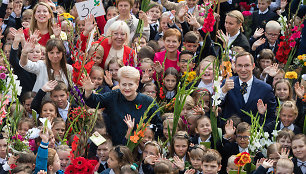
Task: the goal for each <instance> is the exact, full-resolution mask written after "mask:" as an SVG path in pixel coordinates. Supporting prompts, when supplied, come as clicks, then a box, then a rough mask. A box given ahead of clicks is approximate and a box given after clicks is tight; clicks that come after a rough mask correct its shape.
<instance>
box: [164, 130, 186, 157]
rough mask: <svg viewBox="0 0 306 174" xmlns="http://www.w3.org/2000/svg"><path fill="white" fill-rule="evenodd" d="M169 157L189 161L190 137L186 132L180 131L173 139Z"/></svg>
mask: <svg viewBox="0 0 306 174" xmlns="http://www.w3.org/2000/svg"><path fill="white" fill-rule="evenodd" d="M172 141H173V142H172V143H171V147H170V151H169V153H170V154H169V155H170V157H174V156H177V157H178V158H179V159H183V160H184V161H186V160H188V158H189V157H188V153H187V151H188V148H189V146H190V137H189V135H188V133H187V132H186V131H178V132H177V133H176V134H175V135H174V137H173V139H172Z"/></svg>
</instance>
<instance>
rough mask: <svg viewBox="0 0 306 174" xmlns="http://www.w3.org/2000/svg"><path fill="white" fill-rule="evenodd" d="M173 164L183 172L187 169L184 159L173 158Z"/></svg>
mask: <svg viewBox="0 0 306 174" xmlns="http://www.w3.org/2000/svg"><path fill="white" fill-rule="evenodd" d="M173 160H174V161H173V164H174V165H176V167H177V168H178V169H179V170H180V171H183V170H184V169H185V162H184V160H183V159H180V158H179V157H178V156H174V157H173Z"/></svg>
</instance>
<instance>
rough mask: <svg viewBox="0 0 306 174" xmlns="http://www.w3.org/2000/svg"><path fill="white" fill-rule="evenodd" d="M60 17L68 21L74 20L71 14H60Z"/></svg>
mask: <svg viewBox="0 0 306 174" xmlns="http://www.w3.org/2000/svg"><path fill="white" fill-rule="evenodd" d="M60 16H63V17H64V18H66V19H69V18H72V19H74V17H73V16H72V15H71V14H70V13H62V14H60Z"/></svg>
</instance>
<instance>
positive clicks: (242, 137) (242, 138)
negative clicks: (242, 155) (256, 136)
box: [236, 131, 251, 149]
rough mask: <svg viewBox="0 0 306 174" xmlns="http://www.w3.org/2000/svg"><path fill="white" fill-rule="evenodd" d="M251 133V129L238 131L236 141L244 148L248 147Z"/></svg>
mask: <svg viewBox="0 0 306 174" xmlns="http://www.w3.org/2000/svg"><path fill="white" fill-rule="evenodd" d="M250 135H251V133H250V132H249V131H246V132H243V133H237V135H236V142H237V144H238V145H239V146H240V147H242V148H244V149H245V148H247V147H248V146H249V137H250Z"/></svg>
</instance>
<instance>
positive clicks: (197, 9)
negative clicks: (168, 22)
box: [161, 0, 204, 25]
mask: <svg viewBox="0 0 306 174" xmlns="http://www.w3.org/2000/svg"><path fill="white" fill-rule="evenodd" d="M161 4H162V5H163V6H164V7H165V8H166V9H167V10H169V11H170V10H175V11H176V12H175V16H177V15H178V13H179V11H180V9H181V8H182V7H183V6H184V5H186V4H187V3H186V1H181V2H179V3H175V2H170V1H168V0H161ZM203 12H204V9H203V8H202V7H201V6H199V5H196V6H195V8H194V10H193V13H192V14H193V15H194V16H195V17H196V19H197V21H198V22H199V23H200V24H201V25H203V24H204V17H203V16H200V13H203ZM176 21H178V20H176Z"/></svg>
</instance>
